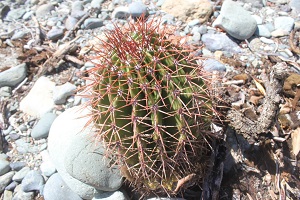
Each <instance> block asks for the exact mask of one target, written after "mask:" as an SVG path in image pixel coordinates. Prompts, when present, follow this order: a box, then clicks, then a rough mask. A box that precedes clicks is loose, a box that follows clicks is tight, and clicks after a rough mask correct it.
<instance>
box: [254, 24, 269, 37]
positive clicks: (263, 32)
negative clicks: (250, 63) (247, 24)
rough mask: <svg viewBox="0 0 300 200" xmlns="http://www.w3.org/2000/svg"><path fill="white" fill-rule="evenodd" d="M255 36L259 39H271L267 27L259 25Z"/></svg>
mask: <svg viewBox="0 0 300 200" xmlns="http://www.w3.org/2000/svg"><path fill="white" fill-rule="evenodd" d="M255 35H257V36H259V37H267V38H269V37H271V33H270V31H269V29H268V28H267V27H266V26H265V25H258V26H257V29H256V31H255Z"/></svg>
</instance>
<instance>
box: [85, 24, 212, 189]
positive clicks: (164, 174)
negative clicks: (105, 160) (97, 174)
mask: <svg viewBox="0 0 300 200" xmlns="http://www.w3.org/2000/svg"><path fill="white" fill-rule="evenodd" d="M169 32H170V29H168V28H167V27H162V26H160V25H159V23H156V22H155V21H154V20H151V21H148V22H146V21H145V20H139V21H137V22H133V23H130V24H129V26H128V27H127V28H125V27H123V28H120V27H117V26H116V27H115V29H114V30H112V31H108V32H106V40H105V41H101V45H100V46H101V48H100V49H97V50H96V52H97V54H98V56H97V60H98V62H97V64H96V67H95V68H93V69H92V70H90V71H89V74H90V77H91V80H92V84H91V85H90V86H91V88H92V95H91V98H90V99H91V107H92V109H93V115H92V118H93V119H92V120H93V122H94V123H95V124H96V126H97V128H98V135H99V138H100V139H101V140H102V141H104V143H105V145H106V148H107V151H108V154H109V155H114V158H115V160H114V162H115V163H117V164H118V165H120V166H121V169H122V170H121V171H122V172H123V175H124V176H125V177H126V178H127V180H129V181H130V182H131V184H133V185H134V186H135V187H137V188H139V189H145V190H147V191H154V192H157V191H163V192H165V193H168V194H175V193H177V192H178V191H179V187H181V183H182V181H184V180H187V179H186V178H188V180H189V181H192V179H190V178H189V177H193V183H195V182H197V181H199V179H201V178H203V173H204V170H205V168H206V165H207V156H208V152H209V151H210V150H209V148H208V142H207V137H206V135H207V134H206V133H207V132H209V131H210V125H211V121H212V118H213V115H214V114H213V113H214V112H213V108H212V100H211V98H210V95H209V92H208V88H209V84H208V83H209V81H206V80H205V77H206V75H207V74H206V75H205V73H204V72H203V71H202V68H201V66H199V65H198V64H197V62H196V58H193V57H192V56H191V55H190V54H191V49H189V48H187V47H185V46H184V45H181V44H180V43H179V42H178V41H175V40H174V39H173V40H172V39H170V35H169ZM180 181H181V182H180Z"/></svg>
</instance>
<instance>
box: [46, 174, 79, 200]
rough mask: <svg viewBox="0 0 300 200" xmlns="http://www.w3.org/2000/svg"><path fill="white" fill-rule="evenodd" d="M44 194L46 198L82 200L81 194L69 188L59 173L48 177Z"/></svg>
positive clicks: (49, 199)
mask: <svg viewBox="0 0 300 200" xmlns="http://www.w3.org/2000/svg"><path fill="white" fill-rule="evenodd" d="M43 195H44V199H45V200H81V198H80V196H78V195H77V194H76V193H75V192H73V191H72V190H71V189H70V188H69V186H68V185H67V184H66V183H65V182H64V181H63V179H62V178H61V176H60V175H59V174H58V173H55V174H53V175H52V176H51V177H50V178H49V179H48V181H47V182H46V184H45V187H44V192H43Z"/></svg>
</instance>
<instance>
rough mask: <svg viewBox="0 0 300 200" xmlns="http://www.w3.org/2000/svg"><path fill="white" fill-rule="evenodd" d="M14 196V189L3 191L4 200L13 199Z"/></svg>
mask: <svg viewBox="0 0 300 200" xmlns="http://www.w3.org/2000/svg"><path fill="white" fill-rule="evenodd" d="M12 198H13V193H12V191H8V190H5V191H4V193H3V200H11V199H12Z"/></svg>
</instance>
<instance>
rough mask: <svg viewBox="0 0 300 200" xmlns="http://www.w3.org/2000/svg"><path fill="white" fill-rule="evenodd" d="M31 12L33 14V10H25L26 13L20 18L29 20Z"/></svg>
mask: <svg viewBox="0 0 300 200" xmlns="http://www.w3.org/2000/svg"><path fill="white" fill-rule="evenodd" d="M33 14H34V11H33V10H31V11H29V12H26V13H25V14H24V15H23V17H22V19H24V20H29V19H30V18H31V15H33Z"/></svg>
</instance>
